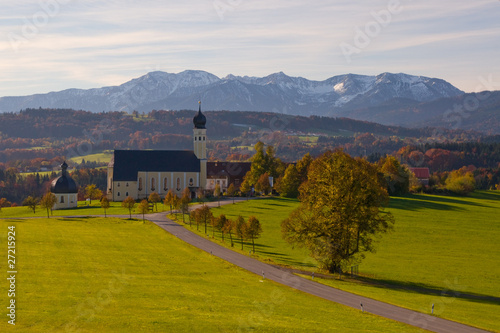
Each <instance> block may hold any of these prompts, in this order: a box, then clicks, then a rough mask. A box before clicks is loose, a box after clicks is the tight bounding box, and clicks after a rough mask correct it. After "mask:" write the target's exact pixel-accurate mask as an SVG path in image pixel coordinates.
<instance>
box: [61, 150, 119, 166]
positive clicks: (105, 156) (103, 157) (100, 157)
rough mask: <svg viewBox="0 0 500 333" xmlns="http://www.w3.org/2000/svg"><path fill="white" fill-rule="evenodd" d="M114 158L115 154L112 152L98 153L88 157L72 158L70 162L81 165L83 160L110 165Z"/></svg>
mask: <svg viewBox="0 0 500 333" xmlns="http://www.w3.org/2000/svg"><path fill="white" fill-rule="evenodd" d="M112 156H113V153H112V152H111V151H110V150H106V151H103V152H102V153H97V154H90V155H86V156H76V157H72V158H70V161H71V162H73V163H81V162H82V160H85V161H86V162H105V163H109V161H111V157H112Z"/></svg>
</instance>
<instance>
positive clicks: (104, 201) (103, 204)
mask: <svg viewBox="0 0 500 333" xmlns="http://www.w3.org/2000/svg"><path fill="white" fill-rule="evenodd" d="M109 207H110V204H109V200H108V198H107V197H103V198H102V199H101V208H102V209H104V217H106V210H107V209H108V208H109Z"/></svg>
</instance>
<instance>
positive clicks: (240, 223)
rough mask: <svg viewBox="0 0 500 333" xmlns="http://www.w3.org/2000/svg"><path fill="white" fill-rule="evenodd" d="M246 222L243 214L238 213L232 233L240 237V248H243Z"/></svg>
mask: <svg viewBox="0 0 500 333" xmlns="http://www.w3.org/2000/svg"><path fill="white" fill-rule="evenodd" d="M245 229H246V222H245V219H244V218H243V216H241V215H239V216H238V217H237V218H236V221H234V233H235V234H236V237H238V238H239V239H240V244H241V249H242V250H243V239H244V238H245Z"/></svg>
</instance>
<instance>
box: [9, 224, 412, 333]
mask: <svg viewBox="0 0 500 333" xmlns="http://www.w3.org/2000/svg"><path fill="white" fill-rule="evenodd" d="M0 223H1V225H2V229H3V231H2V232H1V233H0V239H1V242H2V243H3V244H5V243H4V242H5V241H6V236H7V231H8V229H7V227H8V226H15V228H16V229H15V231H16V260H17V262H16V264H17V267H16V269H17V271H18V273H17V275H16V314H17V320H16V325H15V326H11V325H9V324H8V323H7V320H6V319H5V314H6V313H7V310H6V308H5V307H3V309H4V310H3V311H4V320H2V322H1V324H0V331H2V332H237V331H239V332H254V331H255V332H303V331H308V332H331V331H332V330H341V331H342V332H360V331H369V332H417V331H420V330H418V329H416V328H413V327H410V326H407V325H403V324H400V323H397V322H394V321H390V320H386V319H382V318H380V317H376V316H373V315H370V314H367V313H361V312H360V311H359V310H356V309H351V308H347V307H344V306H341V305H338V304H335V303H332V302H327V301H325V300H322V299H320V298H317V297H313V296H310V295H307V294H304V293H300V292H297V291H294V290H292V289H290V288H287V287H284V286H281V285H278V284H275V283H273V282H272V281H269V280H264V281H261V280H260V277H259V276H256V275H254V274H251V273H248V272H246V271H244V270H242V269H239V268H237V267H235V266H233V265H231V264H228V263H226V262H224V261H222V260H220V259H218V258H216V257H213V256H211V255H209V254H207V253H204V252H202V251H201V250H198V249H196V248H193V247H191V246H189V245H187V244H185V243H184V242H182V241H180V240H178V239H177V238H176V237H174V236H172V235H170V234H168V233H166V232H164V231H163V230H162V229H160V228H159V227H157V226H155V225H153V224H151V223H148V222H146V223H142V222H140V221H134V220H122V219H111V218H108V219H105V218H86V219H82V218H80V219H70V218H57V219H56V218H54V219H27V220H21V219H13V220H3V221H1V222H0ZM5 264H6V262H4V263H3V264H2V267H3V269H4V272H5V270H6V269H5V268H6V267H5V266H3V265H5ZM0 288H1V290H3V291H5V292H2V295H3V296H2V297H1V299H2V304H4V306H5V304H6V303H7V302H8V299H7V292H6V291H7V290H8V289H9V286H8V284H7V280H6V279H2V280H1V282H0Z"/></svg>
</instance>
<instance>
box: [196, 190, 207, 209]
mask: <svg viewBox="0 0 500 333" xmlns="http://www.w3.org/2000/svg"><path fill="white" fill-rule="evenodd" d="M196 198H197V199H198V202H202V203H203V205H205V193H204V192H203V188H201V187H199V188H198V190H197V191H196Z"/></svg>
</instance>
